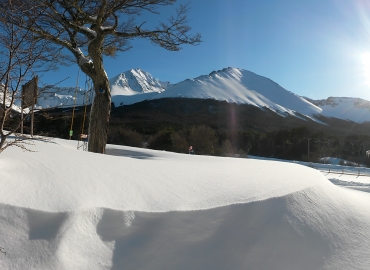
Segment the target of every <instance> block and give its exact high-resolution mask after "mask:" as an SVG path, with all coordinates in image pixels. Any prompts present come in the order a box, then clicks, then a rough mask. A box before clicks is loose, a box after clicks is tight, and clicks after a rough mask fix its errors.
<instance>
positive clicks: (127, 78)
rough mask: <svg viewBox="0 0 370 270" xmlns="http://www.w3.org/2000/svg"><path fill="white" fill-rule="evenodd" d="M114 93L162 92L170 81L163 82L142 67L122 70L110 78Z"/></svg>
mask: <svg viewBox="0 0 370 270" xmlns="http://www.w3.org/2000/svg"><path fill="white" fill-rule="evenodd" d="M110 85H111V88H112V95H126V96H130V95H136V94H143V93H153V92H155V93H161V92H163V91H164V90H165V89H166V88H167V87H168V86H169V85H170V83H169V82H161V81H159V80H157V79H155V78H154V77H153V76H152V75H151V74H150V73H148V72H146V71H144V70H142V69H140V68H135V69H130V70H128V71H126V72H122V73H120V74H118V75H117V76H115V77H113V78H112V79H111V80H110Z"/></svg>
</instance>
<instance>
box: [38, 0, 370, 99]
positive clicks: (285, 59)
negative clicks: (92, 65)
mask: <svg viewBox="0 0 370 270" xmlns="http://www.w3.org/2000/svg"><path fill="white" fill-rule="evenodd" d="M187 2H188V0H178V1H177V3H176V4H175V5H174V6H172V7H167V8H165V9H159V11H163V13H161V15H158V16H156V18H158V20H165V19H166V18H167V17H168V16H169V15H171V14H174V11H175V8H176V6H178V5H179V4H180V3H187ZM188 18H189V20H190V22H189V24H190V26H191V27H192V29H193V31H194V33H195V32H199V33H200V34H202V40H203V42H202V43H201V44H200V45H198V46H190V45H186V46H183V48H182V50H181V51H179V52H169V51H166V50H165V49H162V48H160V47H158V46H153V45H152V44H151V43H150V42H149V41H146V40H136V41H134V42H132V45H133V49H131V50H130V51H128V52H124V53H120V54H119V55H118V57H116V58H115V59H108V58H106V59H105V60H104V61H105V62H104V63H105V67H106V71H107V73H108V76H109V78H112V77H114V76H116V75H117V74H119V73H120V72H124V71H127V70H129V69H131V68H141V69H143V70H145V71H147V72H149V73H151V74H152V75H153V76H154V77H155V78H157V79H159V80H162V81H170V82H171V83H177V82H179V81H182V80H185V79H187V78H194V77H197V76H200V75H205V74H209V73H210V72H212V71H213V70H218V69H222V68H225V67H236V68H242V69H246V70H250V71H252V72H254V73H257V74H259V75H262V76H265V77H268V78H270V79H272V80H273V81H275V82H276V83H278V84H280V85H281V86H282V87H284V88H285V89H287V90H289V91H291V92H293V93H296V94H298V95H302V96H307V97H309V98H313V99H323V98H327V97H329V96H346V97H360V98H364V99H367V100H370V0H279V1H277V0H228V1H225V0H193V1H192V2H191V3H190V11H189V13H188ZM151 20H153V18H152V17H151V18H147V17H146V16H142V17H140V18H139V19H138V22H140V21H148V22H150V21H151ZM77 70H78V68H77V66H76V65H72V66H71V67H68V68H62V69H60V71H59V73H57V74H55V73H51V74H49V75H48V76H45V77H44V78H43V79H42V80H44V81H47V83H56V82H57V81H60V80H61V79H63V78H65V77H67V76H70V78H69V79H67V80H66V81H65V82H64V83H63V85H69V86H74V85H76V77H77ZM84 78H85V76H82V75H81V73H80V85H81V84H82V83H81V81H84V80H85V79H84Z"/></svg>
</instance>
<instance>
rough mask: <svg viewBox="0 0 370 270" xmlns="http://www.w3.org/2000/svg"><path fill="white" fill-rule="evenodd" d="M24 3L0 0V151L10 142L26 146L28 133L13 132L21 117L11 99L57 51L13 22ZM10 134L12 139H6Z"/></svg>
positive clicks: (48, 63)
mask: <svg viewBox="0 0 370 270" xmlns="http://www.w3.org/2000/svg"><path fill="white" fill-rule="evenodd" d="M24 6H25V5H24V4H23V3H22V1H10V2H9V3H7V5H4V3H1V4H0V8H1V10H2V11H5V12H4V14H5V15H4V16H2V17H0V153H1V152H2V151H4V150H5V149H6V148H8V147H10V146H18V147H21V148H23V149H25V150H27V148H26V145H27V144H29V143H31V141H29V139H30V137H29V136H20V134H19V133H18V132H17V130H19V128H20V125H21V123H22V121H23V119H21V118H20V116H19V115H20V114H19V112H20V109H21V108H19V107H16V106H15V101H16V100H17V99H19V98H20V90H21V87H22V84H23V83H25V81H26V80H28V79H30V77H31V76H33V75H34V72H35V71H36V70H39V71H41V70H44V69H45V68H46V69H51V68H53V67H54V68H55V67H56V66H54V63H53V61H52V60H53V59H54V58H55V57H58V51H57V50H55V48H54V47H53V46H50V42H49V41H46V40H36V39H35V38H34V34H33V33H32V32H30V31H29V29H25V28H23V27H18V26H17V25H16V24H14V18H15V17H16V18H17V20H19V19H18V17H19V15H20V12H21V11H22V8H23V7H24ZM18 22H21V20H19V21H18ZM26 116H27V113H26ZM12 135H13V136H14V139H13V140H7V139H8V138H9V137H10V136H12Z"/></svg>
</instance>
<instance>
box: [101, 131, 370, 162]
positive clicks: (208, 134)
mask: <svg viewBox="0 0 370 270" xmlns="http://www.w3.org/2000/svg"><path fill="white" fill-rule="evenodd" d="M109 134H110V135H109V139H108V141H109V143H113V144H122V145H128V146H136V147H148V148H151V149H157V150H166V151H173V152H178V153H187V151H188V148H189V146H190V145H192V146H193V148H194V149H195V152H196V154H200V155H218V156H247V155H256V156H263V157H274V158H280V159H288V160H302V161H315V162H317V161H318V159H319V158H321V157H336V158H340V159H345V160H349V161H352V162H354V163H361V164H365V165H370V160H369V159H368V158H367V156H366V154H365V152H366V151H367V150H369V149H370V136H367V135H356V134H353V135H346V136H334V135H326V134H324V133H323V132H312V131H310V130H309V129H308V128H306V127H298V128H292V129H281V130H274V131H269V132H258V131H253V130H250V131H239V132H217V131H216V130H214V129H213V128H212V127H209V126H206V125H201V126H190V127H185V128H181V129H177V130H175V129H174V128H172V127H165V128H164V129H162V130H160V131H158V132H156V133H155V134H152V135H144V134H141V133H139V132H137V131H133V130H132V129H130V128H125V127H122V126H121V127H114V128H111V129H110V132H109Z"/></svg>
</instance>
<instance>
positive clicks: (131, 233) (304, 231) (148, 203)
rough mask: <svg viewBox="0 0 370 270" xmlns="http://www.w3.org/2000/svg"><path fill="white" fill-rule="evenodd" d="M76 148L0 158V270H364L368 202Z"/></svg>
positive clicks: (304, 172)
mask: <svg viewBox="0 0 370 270" xmlns="http://www.w3.org/2000/svg"><path fill="white" fill-rule="evenodd" d="M76 146H77V142H76V141H68V140H61V139H54V140H52V141H50V142H46V143H44V142H40V141H36V142H35V146H30V147H32V150H36V151H37V152H22V150H21V149H19V148H8V149H7V150H6V151H4V152H3V153H2V154H1V155H0V166H1V170H0V246H1V247H4V251H6V252H7V255H4V254H1V253H0V266H1V269H92V270H94V269H266V270H267V269H269V270H270V269H281V270H283V269H284V270H285V269H315V270H316V269H368V268H369V265H370V250H369V249H368V247H369V244H370V213H369V211H368V209H369V207H370V200H369V199H370V193H366V192H361V191H357V190H352V189H347V188H343V187H339V186H336V185H334V184H332V183H331V182H330V181H329V180H328V179H327V178H326V177H325V176H324V175H323V173H321V172H320V171H318V170H315V169H312V168H309V167H307V166H302V165H300V164H292V163H288V162H280V161H270V160H257V159H240V158H226V157H211V156H197V155H186V154H177V153H170V152H165V151H155V150H149V149H140V148H132V147H126V146H118V145H108V146H107V154H106V155H102V154H95V153H88V152H83V151H79V150H77V149H76Z"/></svg>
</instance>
